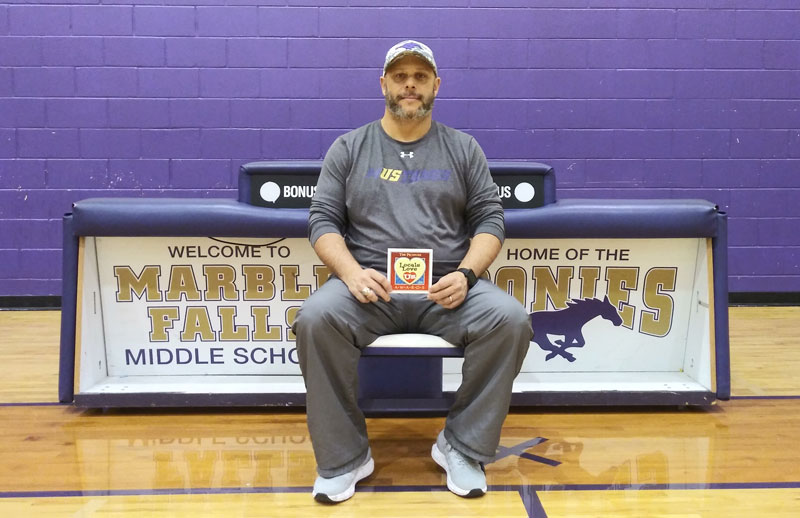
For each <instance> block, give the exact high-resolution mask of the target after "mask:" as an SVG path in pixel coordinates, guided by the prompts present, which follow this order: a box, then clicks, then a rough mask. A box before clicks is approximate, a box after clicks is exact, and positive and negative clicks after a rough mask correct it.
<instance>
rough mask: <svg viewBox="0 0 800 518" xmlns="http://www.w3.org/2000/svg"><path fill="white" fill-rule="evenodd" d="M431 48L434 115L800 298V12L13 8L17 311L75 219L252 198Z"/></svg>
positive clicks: (738, 275)
mask: <svg viewBox="0 0 800 518" xmlns="http://www.w3.org/2000/svg"><path fill="white" fill-rule="evenodd" d="M405 38H417V39H421V40H423V41H425V42H427V43H428V44H430V45H431V46H432V48H433V49H434V51H435V53H436V57H437V60H438V61H439V63H440V67H441V75H442V77H443V83H442V89H441V94H440V97H439V99H438V101H437V104H436V108H435V110H434V114H435V116H436V117H437V118H438V119H439V120H441V121H442V122H444V123H446V124H449V125H451V126H454V127H456V128H459V129H463V130H465V131H468V132H470V133H472V134H473V135H475V136H476V137H477V139H478V141H479V142H480V143H481V144H482V146H483V147H484V150H485V151H486V154H487V155H488V157H489V158H491V159H514V160H536V161H542V162H546V163H550V164H552V165H553V166H555V168H556V171H557V179H558V189H559V194H560V197H562V198H564V197H610V198H648V197H659V198H686V197H691V198H695V197H699V198H705V199H708V200H711V201H713V202H715V203H717V204H718V205H719V206H720V207H721V208H722V209H723V210H726V211H728V212H729V214H730V286H729V287H730V289H731V291H738V292H748V291H750V292H759V291H800V267H798V263H799V262H800V231H798V228H800V203H798V201H797V200H798V199H800V4H798V3H797V2H796V0H527V1H526V0H425V1H423V0H400V1H397V2H377V1H373V0H338V1H337V0H283V1H278V0H267V1H257V0H227V1H226V0H143V1H135V0H25V1H23V0H14V1H6V2H0V296H2V295H57V294H60V284H59V283H60V278H61V272H60V254H61V251H60V218H61V215H62V214H63V213H64V212H67V211H69V210H70V204H71V203H72V202H73V201H75V200H79V199H83V198H87V197H94V196H146V197H155V196H172V197H175V196H179V197H180V196H201V197H226V198H232V197H234V196H235V186H236V172H237V170H238V167H239V166H240V165H241V164H242V163H244V162H247V161H251V160H258V159H309V158H310V159H317V158H321V157H322V156H323V154H324V152H325V150H326V149H327V147H328V145H329V144H330V143H331V142H332V141H333V139H334V138H335V137H336V136H337V135H339V134H341V133H342V132H344V131H347V130H349V129H351V128H353V127H356V126H358V125H360V124H364V123H366V122H368V121H370V120H373V119H375V118H378V117H379V116H380V115H381V113H382V109H383V108H382V99H381V97H380V91H379V85H378V76H379V74H380V67H381V64H382V60H383V55H384V53H385V52H386V50H387V49H388V47H389V46H390V45H392V44H393V43H395V42H397V41H399V40H401V39H405Z"/></svg>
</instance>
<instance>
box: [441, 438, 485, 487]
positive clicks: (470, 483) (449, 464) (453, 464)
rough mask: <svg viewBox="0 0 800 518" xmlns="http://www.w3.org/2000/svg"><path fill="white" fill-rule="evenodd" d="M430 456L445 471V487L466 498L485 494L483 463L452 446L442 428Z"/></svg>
mask: <svg viewBox="0 0 800 518" xmlns="http://www.w3.org/2000/svg"><path fill="white" fill-rule="evenodd" d="M431 457H433V460H434V461H436V464H438V465H439V466H441V467H442V468H444V470H445V471H446V472H447V489H449V490H450V491H452V492H453V493H455V494H457V495H458V496H463V497H466V498H474V497H478V496H483V495H485V494H486V471H485V470H484V468H483V463H481V462H478V461H477V460H474V459H471V458H470V457H467V456H466V455H464V454H463V453H461V452H460V451H458V450H456V449H455V448H453V447H452V446H451V445H450V443H449V442H447V440H445V438H444V430H442V431H441V432H440V433H439V437H437V438H436V442H435V443H434V445H433V448H431Z"/></svg>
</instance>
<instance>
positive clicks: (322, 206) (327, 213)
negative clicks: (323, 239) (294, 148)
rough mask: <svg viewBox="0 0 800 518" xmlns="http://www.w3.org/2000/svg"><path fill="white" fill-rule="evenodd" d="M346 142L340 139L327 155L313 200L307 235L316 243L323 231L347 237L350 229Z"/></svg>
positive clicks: (348, 164)
mask: <svg viewBox="0 0 800 518" xmlns="http://www.w3.org/2000/svg"><path fill="white" fill-rule="evenodd" d="M350 162H351V161H350V154H349V152H348V150H347V144H346V143H345V141H344V139H342V138H341V137H339V138H337V139H336V140H335V141H334V143H333V144H332V145H331V147H330V149H328V152H327V153H326V154H325V159H324V160H323V161H322V169H321V170H320V173H319V179H318V180H317V189H316V191H315V192H314V197H313V198H312V199H311V208H310V209H309V214H308V237H309V240H310V241H311V245H312V246H313V245H314V244H315V243H316V242H317V239H319V238H320V236H322V235H323V234H329V233H336V234H339V235H342V236H344V235H345V232H346V229H347V205H346V184H347V175H348V174H349V172H350V165H351V164H350Z"/></svg>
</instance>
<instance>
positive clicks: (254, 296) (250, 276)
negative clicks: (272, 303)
mask: <svg viewBox="0 0 800 518" xmlns="http://www.w3.org/2000/svg"><path fill="white" fill-rule="evenodd" d="M242 273H243V274H244V300H272V299H273V298H274V297H275V270H273V269H272V267H271V266H267V265H261V264H258V265H256V264H246V265H244V266H242Z"/></svg>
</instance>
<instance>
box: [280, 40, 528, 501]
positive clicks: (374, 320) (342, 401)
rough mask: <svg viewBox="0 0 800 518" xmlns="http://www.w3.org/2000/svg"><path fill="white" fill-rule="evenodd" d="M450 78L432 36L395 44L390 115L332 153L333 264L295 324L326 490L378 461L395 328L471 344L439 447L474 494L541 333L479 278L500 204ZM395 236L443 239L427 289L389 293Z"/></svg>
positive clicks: (316, 224)
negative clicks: (380, 398) (376, 375)
mask: <svg viewBox="0 0 800 518" xmlns="http://www.w3.org/2000/svg"><path fill="white" fill-rule="evenodd" d="M440 83H441V78H440V77H439V75H438V69H437V67H436V62H435V60H434V58H433V53H432V51H431V49H430V48H428V47H427V46H425V45H423V44H422V43H419V42H416V41H410V40H409V41H404V42H401V43H398V44H397V45H395V46H394V47H392V48H391V49H389V52H388V53H387V55H386V59H385V62H384V67H383V76H382V77H381V78H380V84H381V90H382V92H383V95H384V97H385V99H386V108H385V111H384V115H383V117H382V118H381V119H380V120H377V121H374V122H371V123H369V124H367V125H365V126H362V127H360V128H358V129H356V130H354V131H351V132H349V133H347V134H345V135H343V136H341V137H339V138H337V139H336V141H335V142H334V143H333V145H332V146H331V148H330V149H329V150H328V153H327V155H326V156H325V160H324V162H323V165H322V170H321V172H320V177H319V182H318V184H317V190H316V194H315V196H314V199H313V201H312V204H311V209H310V216H309V234H310V236H309V237H310V240H311V243H312V245H313V246H314V250H315V251H316V253H317V255H319V257H320V259H321V260H322V262H323V263H325V265H327V266H328V268H329V269H330V270H331V272H332V273H333V275H332V277H331V279H330V280H328V281H327V282H326V283H325V284H324V285H322V286H321V287H320V289H319V290H317V291H316V292H315V293H314V294H313V295H312V296H311V297H309V298H308V299H307V300H306V301H305V303H304V304H303V306H302V308H301V309H300V312H299V313H298V316H297V319H296V321H295V325H294V331H295V333H296V335H297V351H298V356H299V360H300V368H301V370H302V372H303V377H304V379H305V383H306V397H307V399H306V409H307V418H308V428H309V433H310V435H311V441H312V444H313V447H314V454H315V457H316V461H317V472H318V475H319V476H318V477H317V479H316V482H315V483H314V489H313V496H314V498H315V499H316V500H318V501H320V502H327V503H333V502H341V501H343V500H346V499H348V498H350V497H351V496H352V495H353V493H354V491H355V485H356V483H357V482H358V481H359V480H361V479H363V478H365V477H367V476H369V475H370V474H371V473H372V471H373V469H374V463H373V460H372V455H371V452H370V448H369V442H368V438H367V430H366V423H365V420H364V415H363V413H362V412H361V410H360V409H359V407H358V399H357V394H358V388H357V365H358V360H359V357H360V356H361V349H362V348H363V347H365V346H367V345H368V344H370V343H372V342H373V341H374V340H375V339H376V338H377V337H378V336H381V335H385V334H393V333H426V334H433V335H437V336H440V337H442V338H444V339H445V340H447V341H448V342H450V343H452V344H455V345H457V346H460V347H464V367H463V381H462V384H461V386H460V387H459V389H458V391H457V392H456V396H455V402H454V404H453V406H452V407H451V408H450V411H449V414H448V416H447V420H446V423H445V427H444V430H442V432H441V433H440V434H439V437H438V438H437V439H436V442H435V443H434V445H433V448H432V452H431V455H432V456H433V459H434V460H435V461H436V463H437V464H439V465H440V466H441V467H442V468H444V469H445V471H446V472H447V487H448V488H449V489H450V490H451V491H452V492H454V493H455V494H457V495H460V496H465V497H474V496H482V495H483V494H484V493H485V492H486V475H485V473H484V470H483V463H485V462H489V461H491V460H492V459H493V457H494V455H495V451H496V449H497V446H498V444H499V441H500V430H501V427H502V425H503V421H504V420H505V417H506V415H507V413H508V408H509V403H510V400H511V389H512V383H513V381H514V378H515V377H516V375H517V374H518V373H519V370H520V368H521V366H522V362H523V360H524V358H525V354H526V352H527V350H528V345H529V343H530V340H531V338H532V335H533V332H532V331H531V326H530V321H529V318H528V315H527V313H526V312H525V310H524V308H523V307H522V305H520V303H519V302H518V301H517V300H516V299H514V298H513V297H511V296H510V295H508V294H507V293H505V292H504V291H503V290H501V289H500V288H498V287H497V286H495V285H494V284H493V283H491V282H488V281H485V280H479V279H478V277H477V276H479V275H481V274H482V273H483V272H484V271H485V270H486V268H487V267H488V266H489V265H490V264H491V263H492V261H494V259H495V257H496V256H497V254H498V253H499V251H500V247H501V245H502V240H503V239H504V237H505V231H504V220H503V208H502V205H501V203H500V198H499V196H498V194H497V187H496V186H495V184H494V183H493V181H492V178H491V175H490V174H489V167H488V164H487V162H486V158H485V156H484V154H483V151H482V150H481V148H480V146H479V145H478V143H477V142H476V141H475V139H474V138H472V137H471V136H469V135H467V134H465V133H462V132H460V131H457V130H454V129H452V128H449V127H447V126H444V125H443V124H440V123H438V122H434V121H433V120H432V117H431V112H432V108H433V102H434V99H435V97H436V95H437V93H438V91H439V86H440ZM334 85H335V83H334ZM389 248H411V249H421V248H424V249H432V250H433V272H432V273H433V283H432V285H431V287H430V290H429V293H428V294H427V295H422V294H403V295H395V296H391V292H392V290H391V287H390V283H389V280H388V279H387V278H386V266H387V256H386V254H387V249H389ZM409 382H411V381H409Z"/></svg>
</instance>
